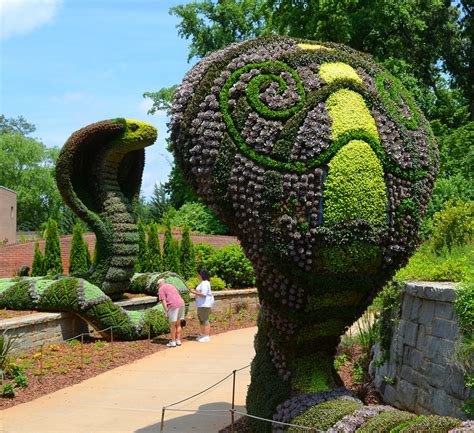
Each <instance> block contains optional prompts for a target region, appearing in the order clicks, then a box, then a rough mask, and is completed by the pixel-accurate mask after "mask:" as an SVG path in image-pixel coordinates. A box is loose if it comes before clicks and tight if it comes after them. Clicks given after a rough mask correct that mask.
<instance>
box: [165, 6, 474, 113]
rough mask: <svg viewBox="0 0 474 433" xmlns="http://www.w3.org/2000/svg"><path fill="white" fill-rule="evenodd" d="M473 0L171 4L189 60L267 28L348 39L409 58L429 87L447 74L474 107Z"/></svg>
mask: <svg viewBox="0 0 474 433" xmlns="http://www.w3.org/2000/svg"><path fill="white" fill-rule="evenodd" d="M473 8H474V6H473V5H472V2H470V1H461V2H457V1H447V0H445V1H440V0H420V1H416V2H415V1H412V0H296V1H295V0H264V1H257V0H202V1H200V2H192V3H188V4H185V5H179V6H175V7H173V8H171V13H172V14H174V15H176V16H178V17H179V18H180V19H181V21H180V22H179V24H178V26H177V27H178V34H179V35H180V36H182V37H184V38H186V39H190V41H191V43H190V49H189V58H193V57H198V58H199V57H204V56H205V55H207V54H209V53H210V52H212V51H215V50H217V49H219V48H222V47H224V46H226V45H228V44H230V43H231V42H236V41H241V40H244V39H248V38H250V37H254V36H259V35H262V34H266V33H269V32H272V33H277V34H282V35H290V36H295V37H302V38H308V39H315V40H321V41H332V42H340V43H345V44H347V45H349V46H351V47H353V48H355V49H357V50H360V51H365V52H369V53H371V54H372V55H373V56H374V57H375V58H376V59H377V60H378V61H385V60H387V59H390V58H395V59H400V60H404V61H406V62H407V63H408V64H409V65H411V67H412V69H413V73H414V75H415V76H416V77H418V78H420V79H421V80H422V81H423V82H424V83H425V84H426V85H428V86H430V87H431V88H432V89H433V91H435V92H436V90H437V80H438V78H439V77H440V76H441V74H442V73H443V72H447V73H448V74H449V75H450V77H452V79H453V80H454V82H455V83H456V84H457V86H458V88H460V89H462V91H463V93H464V96H465V98H466V100H468V101H469V103H470V107H471V119H472V120H474V105H473V100H474V96H473V91H474V90H473V88H474V86H473V83H474V74H472V73H471V72H470V71H472V68H473V67H474V65H473V57H474V55H473V47H472V39H473V38H472V36H473V17H472V12H473Z"/></svg>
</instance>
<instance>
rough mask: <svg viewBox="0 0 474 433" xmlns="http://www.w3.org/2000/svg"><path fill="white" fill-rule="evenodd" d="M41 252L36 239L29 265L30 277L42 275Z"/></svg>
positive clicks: (42, 259) (42, 258)
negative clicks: (31, 261) (31, 260)
mask: <svg viewBox="0 0 474 433" xmlns="http://www.w3.org/2000/svg"><path fill="white" fill-rule="evenodd" d="M43 261H44V257H43V253H42V252H41V250H40V247H39V243H38V241H36V242H35V253H34V255H33V263H32V265H31V276H32V277H41V276H42V275H44V270H43Z"/></svg>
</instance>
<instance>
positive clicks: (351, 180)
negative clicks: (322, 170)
mask: <svg viewBox="0 0 474 433" xmlns="http://www.w3.org/2000/svg"><path fill="white" fill-rule="evenodd" d="M324 206H325V209H324V224H325V225H328V226H331V225H334V224H337V223H340V222H344V221H351V220H366V221H369V222H371V223H372V224H375V225H378V226H380V225H383V224H385V222H386V209H387V196H386V193H385V183H384V173H383V168H382V164H381V163H380V161H379V160H378V158H377V156H376V155H375V153H374V151H373V150H372V149H371V147H370V146H369V145H368V144H367V143H365V142H363V141H360V140H352V141H350V142H349V143H348V144H347V145H346V146H344V147H343V148H342V149H341V150H340V151H339V152H338V153H337V154H336V156H335V157H334V158H333V159H332V160H331V161H330V162H329V173H328V177H327V179H326V191H325V193H324Z"/></svg>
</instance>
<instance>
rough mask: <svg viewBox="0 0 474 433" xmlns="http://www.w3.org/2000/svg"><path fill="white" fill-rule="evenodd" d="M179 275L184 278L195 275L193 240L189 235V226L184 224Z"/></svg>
mask: <svg viewBox="0 0 474 433" xmlns="http://www.w3.org/2000/svg"><path fill="white" fill-rule="evenodd" d="M180 254H181V257H180V259H181V275H182V276H183V277H184V278H191V277H192V276H193V275H196V270H197V267H196V258H195V255H194V247H193V242H192V241H191V237H190V236H189V227H188V226H184V228H183V234H182V239H181V248H180Z"/></svg>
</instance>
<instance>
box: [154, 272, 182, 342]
mask: <svg viewBox="0 0 474 433" xmlns="http://www.w3.org/2000/svg"><path fill="white" fill-rule="evenodd" d="M158 298H159V300H160V301H161V304H162V305H163V309H164V310H165V313H166V315H167V316H168V320H169V322H170V331H171V340H170V341H169V343H168V344H167V346H168V347H176V346H181V339H182V337H183V330H182V328H181V320H182V319H184V300H183V298H182V297H181V295H180V294H179V291H178V289H177V288H176V287H175V286H173V285H172V284H169V283H167V282H166V281H165V280H164V279H163V278H161V279H159V280H158Z"/></svg>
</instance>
